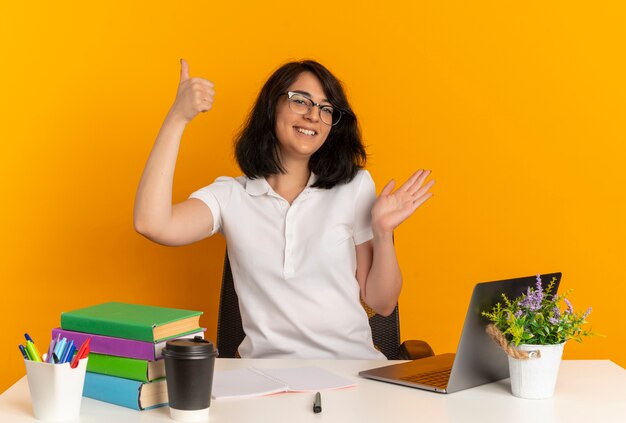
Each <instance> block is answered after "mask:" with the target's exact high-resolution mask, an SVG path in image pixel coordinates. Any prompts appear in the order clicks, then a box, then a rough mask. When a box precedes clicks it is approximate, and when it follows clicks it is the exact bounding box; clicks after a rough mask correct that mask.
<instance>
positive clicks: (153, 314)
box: [61, 302, 202, 342]
mask: <svg viewBox="0 0 626 423" xmlns="http://www.w3.org/2000/svg"><path fill="white" fill-rule="evenodd" d="M201 314H202V312H201V311H192V310H181V309H176V308H167V307H157V306H149V305H139V304H128V303H118V302H110V303H102V304H97V305H93V306H90V307H85V308H81V309H78V310H74V311H66V312H63V313H61V328H62V329H65V330H73V331H76V332H86V333H93V334H96V335H106V336H114V337H117V338H125V339H135V340H137V341H148V342H158V341H160V340H162V339H165V338H171V337H174V336H176V335H180V334H184V333H189V332H193V331H194V330H199V328H200V326H199V323H200V315H201Z"/></svg>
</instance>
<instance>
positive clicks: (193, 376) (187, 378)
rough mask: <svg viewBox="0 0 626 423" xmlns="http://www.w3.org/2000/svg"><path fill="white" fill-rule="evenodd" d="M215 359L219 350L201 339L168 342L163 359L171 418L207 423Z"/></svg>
mask: <svg viewBox="0 0 626 423" xmlns="http://www.w3.org/2000/svg"><path fill="white" fill-rule="evenodd" d="M215 357H217V350H216V349H215V347H214V346H213V343H212V342H210V341H205V340H204V339H202V337H200V336H196V337H194V338H193V339H175V340H172V341H167V343H166V344H165V348H163V358H164V359H165V378H166V381H167V382H166V383H167V395H168V398H169V405H170V416H171V417H172V419H174V420H177V421H181V422H197V421H206V420H208V418H209V406H210V405H211V388H212V386H213V368H214V367H215Z"/></svg>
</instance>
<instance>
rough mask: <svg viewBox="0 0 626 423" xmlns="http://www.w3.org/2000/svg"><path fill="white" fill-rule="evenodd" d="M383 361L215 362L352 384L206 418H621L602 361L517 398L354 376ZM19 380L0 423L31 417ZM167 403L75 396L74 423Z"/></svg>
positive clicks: (491, 389) (225, 402) (223, 407)
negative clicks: (534, 395) (546, 393)
mask: <svg viewBox="0 0 626 423" xmlns="http://www.w3.org/2000/svg"><path fill="white" fill-rule="evenodd" d="M385 364H389V362H386V361H352V360H350V361H317V360H243V359H242V360H236V359H218V360H217V364H216V370H227V369H233V368H237V367H241V366H252V365H254V366H256V367H299V366H305V365H316V366H320V367H323V368H326V369H328V370H331V371H333V372H335V373H337V374H340V375H344V376H347V377H351V378H353V379H355V380H356V381H357V386H356V387H354V388H347V389H343V390H337V391H326V392H323V393H322V406H323V411H322V413H320V414H314V413H313V411H312V403H313V396H314V395H313V394H310V393H285V394H277V395H272V396H266V397H256V398H242V399H221V400H214V401H211V411H210V421H211V422H255V423H263V422H271V423H277V422H298V423H300V422H303V423H306V422H316V423H320V422H342V423H344V422H359V423H365V422H376V423H379V422H389V423H395V422H418V421H423V422H480V423H487V422H494V423H495V422H497V423H502V422H507V423H509V422H523V423H530V422H568V423H570V422H603V423H604V422H625V421H626V370H624V369H623V368H621V367H619V366H617V365H616V364H614V363H613V362H611V361H608V360H585V361H573V360H564V361H563V362H562V364H561V369H560V373H559V378H558V382H557V386H556V392H555V395H554V397H553V398H551V399H548V400H523V399H519V398H516V397H514V396H512V395H511V393H510V385H509V381H508V379H505V380H502V381H499V382H495V383H490V384H487V385H483V386H479V387H476V388H473V389H468V390H465V391H461V392H457V393H454V394H447V395H446V394H438V393H433V392H426V391H421V390H418V389H412V388H407V387H402V386H397V385H392V384H388V383H383V382H377V381H373V380H368V379H362V378H359V377H358V376H357V374H358V372H359V371H360V370H363V369H369V368H373V367H378V366H381V365H385ZM37 421H39V420H35V418H34V417H33V416H32V410H31V405H30V394H29V392H28V382H27V381H26V377H23V378H22V379H20V380H19V381H17V382H16V383H15V384H14V385H13V386H12V387H11V388H9V389H8V390H7V391H6V392H4V393H3V394H2V395H0V422H3V423H4V422H7V423H9V422H10V423H20V422H37ZM172 421H173V420H170V418H169V408H168V407H161V408H158V409H154V410H149V411H134V410H130V409H127V408H123V407H118V406H115V405H111V404H107V403H104V402H100V401H96V400H92V399H90V398H83V402H82V408H81V417H80V422H81V423H91V422H107V423H108V422H115V423H123V422H124V423H125V422H141V423H151V422H172Z"/></svg>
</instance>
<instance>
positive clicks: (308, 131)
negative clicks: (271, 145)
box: [294, 126, 317, 137]
mask: <svg viewBox="0 0 626 423" xmlns="http://www.w3.org/2000/svg"><path fill="white" fill-rule="evenodd" d="M294 129H295V130H296V132H299V133H301V134H304V135H308V136H310V137H312V136H314V135H317V132H316V131H313V130H311V129H304V128H300V127H299V126H294Z"/></svg>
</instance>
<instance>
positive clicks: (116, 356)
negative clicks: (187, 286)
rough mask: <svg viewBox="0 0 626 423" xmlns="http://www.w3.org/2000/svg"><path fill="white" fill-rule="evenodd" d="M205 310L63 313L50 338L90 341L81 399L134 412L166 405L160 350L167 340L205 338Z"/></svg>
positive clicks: (115, 305)
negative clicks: (103, 402)
mask: <svg viewBox="0 0 626 423" xmlns="http://www.w3.org/2000/svg"><path fill="white" fill-rule="evenodd" d="M201 314H202V312H201V311H192V310H181V309H174V308H165V307H156V306H147V305H138V304H128V303H119V302H109V303H103V304H98V305H94V306H91V307H86V308H82V309H78V310H74V311H70V312H63V313H61V327H60V328H57V329H53V331H52V339H57V338H58V337H59V336H60V337H61V338H63V337H65V338H67V340H68V341H70V340H73V341H74V344H76V345H81V344H82V343H83V342H84V341H85V340H86V339H87V338H91V343H90V347H91V352H90V354H89V361H88V363H87V374H86V376H85V387H84V390H83V396H85V397H89V398H94V399H97V400H100V401H105V402H108V403H111V404H117V405H121V406H123V407H128V408H132V409H135V410H144V409H149V408H155V407H160V406H163V405H167V386H166V383H165V365H164V361H163V359H162V355H161V351H162V350H163V348H164V347H165V343H166V341H167V340H169V339H177V338H193V337H194V336H202V337H203V336H204V331H205V329H204V328H200V327H199V321H200V315H201Z"/></svg>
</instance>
